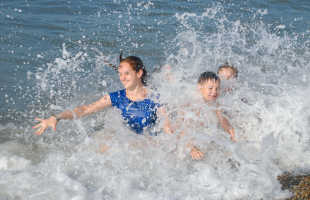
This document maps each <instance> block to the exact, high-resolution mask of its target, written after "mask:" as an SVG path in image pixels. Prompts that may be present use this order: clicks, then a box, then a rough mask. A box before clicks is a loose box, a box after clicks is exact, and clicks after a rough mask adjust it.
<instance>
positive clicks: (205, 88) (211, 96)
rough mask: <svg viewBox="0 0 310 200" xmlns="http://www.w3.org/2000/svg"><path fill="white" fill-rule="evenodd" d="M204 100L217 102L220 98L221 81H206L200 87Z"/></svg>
mask: <svg viewBox="0 0 310 200" xmlns="http://www.w3.org/2000/svg"><path fill="white" fill-rule="evenodd" d="M198 87H199V91H200V93H201V95H202V97H203V99H204V100H205V101H207V102H210V101H215V100H216V99H217V97H218V96H219V91H220V81H219V80H217V81H216V80H206V81H204V82H203V83H200V84H199V85H198Z"/></svg>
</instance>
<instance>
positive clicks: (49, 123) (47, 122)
mask: <svg viewBox="0 0 310 200" xmlns="http://www.w3.org/2000/svg"><path fill="white" fill-rule="evenodd" d="M35 120H36V121H39V122H40V123H39V124H37V125H35V126H34V127H32V128H34V129H37V131H36V132H35V134H37V135H41V134H42V133H43V132H44V131H45V130H46V129H47V128H48V127H51V128H52V129H53V130H54V131H56V124H57V119H56V117H54V116H51V117H50V118H48V119H41V118H35Z"/></svg>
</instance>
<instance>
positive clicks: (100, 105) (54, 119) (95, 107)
mask: <svg viewBox="0 0 310 200" xmlns="http://www.w3.org/2000/svg"><path fill="white" fill-rule="evenodd" d="M111 105H112V103H111V99H110V96H109V95H105V96H104V97H102V98H101V99H99V100H98V101H95V102H94V103H91V104H89V105H82V106H79V107H76V108H75V109H74V110H73V111H71V110H66V111H64V112H62V113H59V114H57V115H54V116H51V117H49V118H47V119H41V118H35V120H36V121H39V122H40V123H39V124H37V125H35V126H34V127H32V128H34V129H37V130H36V132H35V134H37V135H41V134H42V133H43V132H44V131H45V130H46V129H47V128H48V127H51V128H52V129H53V130H54V131H56V125H57V123H58V121H60V120H62V119H73V118H75V117H77V118H80V117H83V116H86V115H89V114H92V113H95V112H98V111H100V110H103V109H104V108H106V107H108V106H111Z"/></svg>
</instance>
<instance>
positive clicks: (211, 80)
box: [187, 71, 235, 160]
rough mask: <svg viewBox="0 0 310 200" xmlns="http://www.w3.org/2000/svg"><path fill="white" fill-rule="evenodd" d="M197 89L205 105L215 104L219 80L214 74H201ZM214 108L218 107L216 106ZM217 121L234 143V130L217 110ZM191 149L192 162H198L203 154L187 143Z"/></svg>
mask: <svg viewBox="0 0 310 200" xmlns="http://www.w3.org/2000/svg"><path fill="white" fill-rule="evenodd" d="M198 89H199V92H200V94H201V96H202V98H203V100H204V102H205V103H207V104H209V105H210V104H214V103H216V100H217V98H218V97H219V90H220V78H219V77H218V76H217V75H216V74H215V73H214V72H210V71H208V72H203V73H202V74H201V75H200V76H199V78H198ZM216 107H218V105H217V104H216ZM215 113H216V116H217V119H218V121H219V123H220V125H221V127H222V128H223V129H224V130H225V131H226V132H227V133H228V134H230V138H231V140H232V141H235V131H234V128H233V127H232V126H231V125H230V123H229V121H228V120H227V119H226V118H225V117H224V116H223V114H222V111H221V110H219V109H216V110H215ZM187 147H189V148H190V149H191V152H190V154H191V156H192V159H194V160H200V159H202V158H203V152H201V151H200V150H199V149H198V148H197V147H196V146H195V145H193V144H191V143H189V144H188V145H187Z"/></svg>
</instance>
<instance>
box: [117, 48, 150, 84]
mask: <svg viewBox="0 0 310 200" xmlns="http://www.w3.org/2000/svg"><path fill="white" fill-rule="evenodd" d="M121 62H127V63H128V64H129V65H130V66H131V67H132V68H133V69H134V70H135V71H136V72H139V71H140V70H142V71H143V73H142V76H141V82H142V84H143V85H146V78H147V71H146V69H145V67H144V65H143V62H142V60H141V59H140V58H139V57H137V56H128V57H126V58H124V59H123V58H122V52H121V54H120V63H121Z"/></svg>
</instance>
